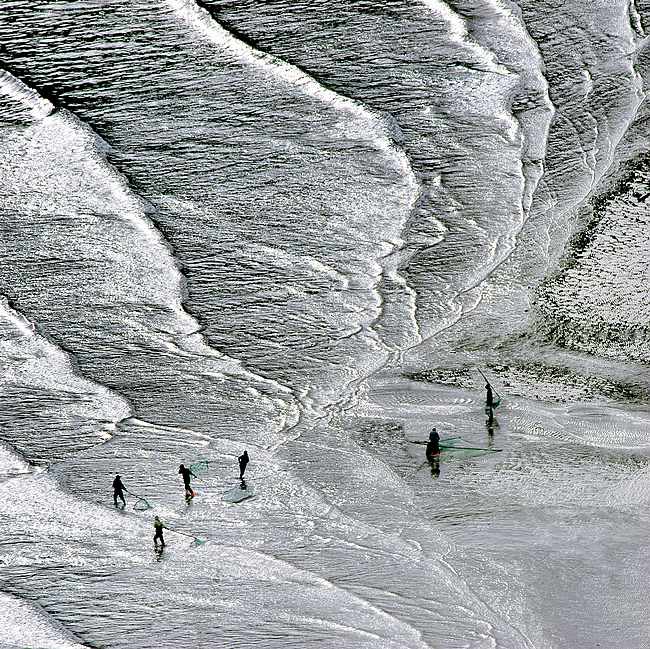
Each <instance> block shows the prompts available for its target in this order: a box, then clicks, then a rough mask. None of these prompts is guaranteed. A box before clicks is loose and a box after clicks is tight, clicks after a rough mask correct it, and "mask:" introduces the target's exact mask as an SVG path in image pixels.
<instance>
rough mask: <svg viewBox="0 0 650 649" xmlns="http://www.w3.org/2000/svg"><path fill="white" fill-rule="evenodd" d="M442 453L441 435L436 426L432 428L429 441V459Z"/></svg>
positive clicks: (427, 451)
mask: <svg viewBox="0 0 650 649" xmlns="http://www.w3.org/2000/svg"><path fill="white" fill-rule="evenodd" d="M439 455H440V435H438V431H437V430H436V429H435V428H432V429H431V432H430V433H429V441H428V442H427V450H426V456H427V460H429V462H431V461H432V460H433V459H434V458H437V457H438V456H439Z"/></svg>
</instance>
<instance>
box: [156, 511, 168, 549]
mask: <svg viewBox="0 0 650 649" xmlns="http://www.w3.org/2000/svg"><path fill="white" fill-rule="evenodd" d="M153 528H154V530H155V531H156V533H155V534H154V536H153V544H154V545H155V546H156V547H158V541H160V546H161V547H163V548H164V547H165V539H164V538H163V530H164V529H167V527H166V526H165V525H164V524H163V522H162V521H161V520H160V518H158V516H156V517H155V518H154V519H153Z"/></svg>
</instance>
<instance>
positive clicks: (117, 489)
mask: <svg viewBox="0 0 650 649" xmlns="http://www.w3.org/2000/svg"><path fill="white" fill-rule="evenodd" d="M125 489H126V487H125V486H124V485H123V484H122V478H120V475H119V473H118V474H117V475H116V476H115V480H113V502H114V503H115V506H116V507H117V499H118V498H119V499H120V500H121V501H122V507H126V500H125V499H124V490H125Z"/></svg>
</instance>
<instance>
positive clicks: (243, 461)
mask: <svg viewBox="0 0 650 649" xmlns="http://www.w3.org/2000/svg"><path fill="white" fill-rule="evenodd" d="M237 460H238V461H239V479H240V480H243V479H244V472H245V471H246V466H247V465H248V451H244V453H243V454H242V455H240V456H239V457H238V458H237Z"/></svg>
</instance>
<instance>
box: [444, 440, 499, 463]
mask: <svg viewBox="0 0 650 649" xmlns="http://www.w3.org/2000/svg"><path fill="white" fill-rule="evenodd" d="M500 452H501V449H500V448H478V447H473V446H443V445H442V444H441V445H440V455H441V456H442V457H443V458H448V459H450V458H453V459H463V458H466V457H478V456H479V455H488V454H489V453H500Z"/></svg>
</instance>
